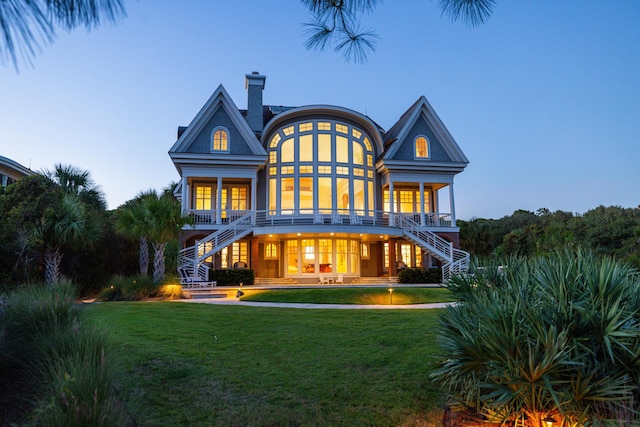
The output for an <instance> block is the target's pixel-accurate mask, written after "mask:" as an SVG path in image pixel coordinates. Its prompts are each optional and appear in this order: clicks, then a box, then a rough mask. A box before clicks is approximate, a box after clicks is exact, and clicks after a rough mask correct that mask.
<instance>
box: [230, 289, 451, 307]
mask: <svg viewBox="0 0 640 427" xmlns="http://www.w3.org/2000/svg"><path fill="white" fill-rule="evenodd" d="M243 291H244V293H245V295H244V296H243V297H242V298H241V299H242V301H262V302H265V301H268V302H299V303H316V304H375V305H380V304H385V305H387V304H389V289H388V288H380V287H378V288H343V289H341V288H328V289H277V290H271V289H269V290H261V289H255V290H253V289H250V288H246V287H245V288H244V289H243ZM447 301H453V298H452V295H451V292H450V291H449V290H448V289H446V288H398V287H396V288H393V295H392V302H393V304H427V303H434V302H447Z"/></svg>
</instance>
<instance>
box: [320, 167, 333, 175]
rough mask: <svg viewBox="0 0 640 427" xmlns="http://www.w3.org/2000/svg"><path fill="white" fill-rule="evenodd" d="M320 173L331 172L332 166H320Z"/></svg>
mask: <svg viewBox="0 0 640 427" xmlns="http://www.w3.org/2000/svg"><path fill="white" fill-rule="evenodd" d="M318 173H327V174H328V173H331V166H318Z"/></svg>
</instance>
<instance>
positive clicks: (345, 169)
mask: <svg viewBox="0 0 640 427" xmlns="http://www.w3.org/2000/svg"><path fill="white" fill-rule="evenodd" d="M336 173H337V174H338V175H349V168H348V167H346V166H336Z"/></svg>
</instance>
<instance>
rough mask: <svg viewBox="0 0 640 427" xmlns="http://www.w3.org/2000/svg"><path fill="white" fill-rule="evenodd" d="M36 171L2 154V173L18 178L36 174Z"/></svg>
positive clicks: (0, 171)
mask: <svg viewBox="0 0 640 427" xmlns="http://www.w3.org/2000/svg"><path fill="white" fill-rule="evenodd" d="M35 174H36V173H35V172H34V171H32V170H31V169H29V168H26V167H24V166H22V165H21V164H20V163H18V162H15V161H13V160H11V159H8V158H6V157H3V156H0V175H5V176H8V177H9V178H11V179H13V180H14V181H15V180H18V179H20V178H24V177H25V176H30V175H35Z"/></svg>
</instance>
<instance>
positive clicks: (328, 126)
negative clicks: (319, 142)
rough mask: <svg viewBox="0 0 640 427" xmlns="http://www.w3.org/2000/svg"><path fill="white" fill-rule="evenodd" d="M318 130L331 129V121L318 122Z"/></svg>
mask: <svg viewBox="0 0 640 427" xmlns="http://www.w3.org/2000/svg"><path fill="white" fill-rule="evenodd" d="M318 130H331V122H318Z"/></svg>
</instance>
